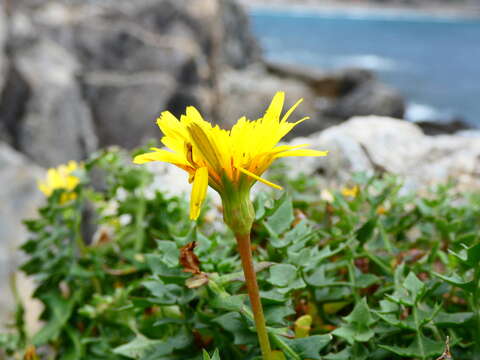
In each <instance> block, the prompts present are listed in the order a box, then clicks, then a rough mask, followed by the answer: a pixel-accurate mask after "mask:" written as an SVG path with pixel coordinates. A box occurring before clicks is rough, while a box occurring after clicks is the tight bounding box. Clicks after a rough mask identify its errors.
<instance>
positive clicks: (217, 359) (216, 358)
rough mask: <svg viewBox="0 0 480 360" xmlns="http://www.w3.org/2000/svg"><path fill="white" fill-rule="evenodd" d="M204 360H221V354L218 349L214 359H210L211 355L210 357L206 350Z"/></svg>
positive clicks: (213, 356)
mask: <svg viewBox="0 0 480 360" xmlns="http://www.w3.org/2000/svg"><path fill="white" fill-rule="evenodd" d="M203 360H221V359H220V353H219V352H218V349H216V350H215V352H214V353H213V355H212V357H210V355H208V353H207V352H206V351H205V349H204V350H203Z"/></svg>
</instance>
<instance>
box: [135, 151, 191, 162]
mask: <svg viewBox="0 0 480 360" xmlns="http://www.w3.org/2000/svg"><path fill="white" fill-rule="evenodd" d="M150 161H164V162H168V163H171V164H175V165H188V164H186V163H185V160H184V159H183V157H182V156H180V155H178V154H175V153H172V152H170V151H167V150H163V149H155V151H153V152H149V153H145V154H141V155H137V156H135V158H134V159H133V162H134V163H135V164H145V163H147V162H150Z"/></svg>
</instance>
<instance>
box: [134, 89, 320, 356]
mask: <svg viewBox="0 0 480 360" xmlns="http://www.w3.org/2000/svg"><path fill="white" fill-rule="evenodd" d="M284 100H285V94H284V93H283V92H278V93H276V94H275V96H274V98H273V100H272V102H271V104H270V106H269V107H268V109H267V111H266V112H265V115H264V116H263V117H262V118H260V119H258V120H255V121H250V120H247V119H246V118H245V117H243V118H241V119H240V120H238V122H237V123H236V124H235V125H234V126H233V127H232V129H231V130H224V129H221V128H220V127H219V126H212V125H211V124H210V123H209V122H207V121H205V120H203V118H202V116H201V115H200V113H199V112H198V111H197V110H196V109H195V108H194V107H191V106H190V107H188V108H187V111H186V114H185V115H182V116H181V117H180V120H178V119H177V118H176V117H175V116H173V115H172V114H171V113H170V112H168V111H166V112H163V113H162V115H161V116H160V118H159V119H158V121H157V124H158V126H159V127H160V130H162V132H163V133H164V137H163V138H162V143H163V144H164V145H165V146H166V147H167V148H169V149H170V150H171V151H168V150H164V149H157V148H153V149H152V150H153V152H149V153H146V154H142V155H138V156H136V157H135V159H134V162H135V163H137V164H143V163H146V162H149V161H165V162H169V163H171V164H174V165H176V166H178V167H179V168H181V169H183V170H185V171H186V172H188V174H189V182H190V183H193V187H192V195H191V199H190V218H191V219H196V218H198V216H199V214H200V208H201V206H202V203H203V201H204V200H205V196H206V193H207V188H208V186H209V185H210V186H211V187H212V188H213V189H215V190H216V191H217V192H218V193H219V194H220V197H221V198H222V204H223V218H224V220H225V223H226V224H227V225H228V226H229V227H230V229H232V231H233V232H234V233H235V237H236V239H237V244H238V252H239V253H240V258H241V260H242V267H243V272H244V274H245V282H246V285H247V291H248V294H249V297H250V303H251V306H252V311H253V315H254V319H255V326H256V329H257V334H258V340H259V343H260V348H261V351H262V354H263V359H264V360H272V359H273V357H272V356H273V355H272V354H273V353H272V351H271V349H270V342H269V338H268V330H267V327H266V324H265V317H264V315H263V309H262V304H261V301H260V293H259V288H258V284H257V280H256V274H255V268H254V266H253V259H252V249H251V243H250V231H251V228H252V224H253V220H254V218H255V213H254V209H253V205H252V202H251V200H250V189H251V187H252V185H253V184H254V183H255V182H256V181H260V182H263V183H264V184H267V185H269V186H271V187H273V188H276V189H281V187H280V186H278V185H276V184H274V183H272V182H270V181H268V180H265V179H263V178H262V177H261V176H262V174H263V173H264V172H265V170H267V169H268V167H269V166H270V165H271V164H272V163H273V162H274V161H275V160H276V159H279V158H282V157H290V156H325V155H327V152H326V151H317V150H310V149H303V148H304V147H305V146H307V145H298V146H291V145H278V143H279V141H280V140H281V139H282V138H283V137H284V136H285V135H286V134H288V133H289V132H290V131H291V130H292V129H293V128H294V127H295V126H296V125H298V124H300V123H301V122H303V121H304V120H306V119H307V118H303V119H300V120H298V121H296V122H288V121H287V120H288V118H289V117H290V115H291V114H292V113H293V111H294V110H295V109H296V107H297V106H298V105H299V104H300V103H301V102H302V100H299V101H297V102H296V103H295V105H293V106H292V107H291V108H290V109H289V110H288V111H287V112H286V113H285V114H284V115H282V110H283V103H284Z"/></svg>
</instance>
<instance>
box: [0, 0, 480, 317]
mask: <svg viewBox="0 0 480 360" xmlns="http://www.w3.org/2000/svg"><path fill="white" fill-rule="evenodd" d="M465 1H466V0H465ZM244 3H249V4H251V3H253V0H250V1H249V0H245V1H244ZM299 3H302V2H299ZM0 4H1V5H0V49H1V51H0V89H1V98H0V181H1V182H2V184H3V185H2V187H1V190H0V236H1V239H0V294H2V296H1V297H0V324H5V321H6V319H7V315H8V313H9V311H10V310H11V308H12V299H11V297H10V296H9V295H5V294H9V290H8V287H9V285H8V279H9V276H10V274H11V273H12V272H13V271H14V269H15V268H16V266H17V265H18V261H19V259H18V253H17V252H16V249H17V247H18V245H19V244H20V243H21V242H22V241H23V240H24V239H25V236H26V233H25V230H24V229H23V227H22V225H21V223H20V221H21V219H23V218H27V217H32V216H35V209H36V208H37V207H38V206H39V204H40V203H41V201H42V196H41V195H40V193H39V191H38V190H37V189H36V179H38V178H39V177H41V176H43V174H44V168H46V167H50V166H55V165H58V164H60V163H64V162H67V161H68V160H71V159H74V160H81V159H84V158H85V157H86V156H87V155H88V154H90V153H91V152H92V151H94V150H96V149H98V148H102V147H105V146H109V145H120V146H122V147H126V148H129V149H131V148H134V147H136V146H139V145H142V144H145V143H146V141H147V140H149V139H152V138H153V139H158V138H159V136H160V133H159V131H158V128H157V127H156V126H155V125H154V122H155V119H156V117H157V116H158V115H159V114H160V112H161V111H163V110H166V109H168V110H170V111H172V112H173V113H174V114H176V115H180V114H181V113H182V112H183V111H184V109H185V107H186V106H188V105H194V106H196V107H197V108H198V109H199V110H200V111H201V112H202V114H203V115H204V117H205V118H206V119H210V120H211V121H212V122H214V123H217V124H220V125H222V126H227V127H228V126H230V125H231V124H232V122H234V121H236V120H237V119H238V118H239V117H240V116H242V115H247V116H248V117H250V118H254V119H255V118H258V117H260V116H261V115H262V113H263V111H264V109H265V106H266V104H268V102H269V101H270V99H271V97H272V96H273V94H274V93H275V92H276V91H278V90H283V91H286V93H287V103H288V104H287V105H293V103H294V102H295V101H296V100H297V99H298V98H301V97H303V98H304V99H305V101H304V104H303V105H302V106H301V107H300V108H299V111H298V112H297V114H296V115H297V116H298V117H299V118H300V117H303V116H305V115H308V116H310V117H311V118H312V119H311V120H310V121H308V122H306V123H305V126H302V127H299V128H298V131H297V132H296V133H294V135H295V136H310V135H311V134H313V133H315V132H317V131H320V130H323V129H325V128H327V127H330V126H333V125H339V124H340V123H342V122H343V121H345V120H347V119H349V118H351V117H353V116H367V115H368V116H370V115H377V116H384V117H392V118H398V119H402V118H403V117H404V113H405V100H404V98H403V97H402V95H401V94H400V92H399V91H398V90H396V89H393V88H392V87H390V86H388V85H386V84H384V83H383V82H381V81H380V80H378V78H377V76H376V75H375V74H374V73H373V72H371V71H369V70H366V69H354V68H350V69H343V70H335V71H325V70H322V69H315V70H313V69H311V68H308V67H304V66H294V65H289V64H285V63H281V62H276V61H272V60H265V59H264V57H263V55H262V50H261V49H260V46H259V44H258V42H257V41H256V39H255V37H254V36H253V34H252V31H251V28H250V25H249V17H248V14H247V13H246V11H245V10H244V8H243V7H242V6H241V5H240V4H239V3H237V2H236V0H135V1H132V0H102V1H98V0H95V1H93V0H92V1H85V0H55V1H53V0H51V1H49V0H4V1H3V2H1V3H0ZM279 36H281V34H279ZM382 119H383V120H382ZM363 120H364V122H363V124H365V125H364V126H363V127H362V126H361V125H362V121H363ZM385 121H387V122H385ZM388 121H390V122H388ZM359 124H360V125H359ZM382 124H386V125H385V126H382ZM404 125H405V126H404ZM429 126H430V130H428V126H427V125H426V126H425V129H426V130H427V132H431V133H435V134H438V133H444V132H445V131H446V132H454V131H456V130H459V129H462V130H463V129H466V128H468V127H469V126H468V125H466V124H465V123H464V122H462V121H460V120H458V122H457V123H455V124H454V125H453V127H452V124H450V125H449V126H450V127H445V126H443V125H441V124H440V125H439V124H437V123H433V124H432V123H431V124H430V125H429ZM432 127H433V130H432ZM373 130H375V131H376V133H375V134H373V133H372V131H373ZM382 131H383V132H382ZM392 134H394V135H395V134H397V135H399V136H400V137H399V139H404V140H405V141H406V140H408V141H409V142H408V143H406V142H403V141H402V140H398V141H397V142H395V141H393V142H392V143H393V144H396V148H395V147H394V148H392V149H394V150H395V151H397V150H398V149H405V148H406V147H407V148H408V147H410V146H412V147H414V146H416V145H418V144H422V146H423V147H422V149H421V151H420V153H421V156H419V157H415V154H414V155H412V156H413V157H415V159H412V160H411V161H409V162H407V163H408V164H407V163H405V162H402V161H400V160H398V154H399V153H398V152H394V151H390V150H391V149H390V148H389V147H390V143H389V142H385V141H383V142H380V144H383V145H378V144H377V140H378V139H379V138H382V137H383V136H386V137H384V138H383V139H389V138H391V137H392V136H393V135H392ZM412 134H413V135H412ZM354 135H355V136H354ZM402 135H403V137H402ZM460 136H461V135H455V136H450V137H449V136H446V137H444V138H442V139H443V140H441V141H437V140H435V141H433V140H432V141H431V140H430V138H429V137H427V136H425V135H424V134H423V133H422V131H421V130H419V129H418V128H417V126H416V125H412V124H407V123H405V124H403V123H402V122H398V121H395V120H392V119H387V120H385V119H384V118H381V117H373V118H372V117H370V118H358V117H357V118H356V119H355V120H354V121H349V122H347V123H345V124H344V125H340V126H336V127H334V128H331V129H329V130H327V132H325V133H324V134H323V135H322V134H320V135H318V134H316V135H312V136H311V137H310V138H309V139H308V140H307V141H310V142H312V143H313V144H314V145H316V146H318V147H321V148H322V147H326V148H328V149H330V150H332V153H333V154H332V155H333V156H332V158H331V160H329V161H328V162H326V164H324V168H323V169H320V167H318V166H317V165H318V164H317V165H316V164H310V163H309V166H310V167H309V169H310V170H311V172H312V173H322V174H324V175H326V176H331V177H332V179H344V178H345V177H347V176H348V175H347V174H348V173H349V172H350V171H352V170H375V169H377V168H378V167H379V166H380V167H384V168H386V169H387V170H389V171H393V172H395V171H397V172H399V173H402V174H404V175H407V176H409V175H412V173H413V172H414V171H413V170H414V169H415V168H422V166H423V165H422V164H426V163H428V164H430V165H431V164H432V160H433V161H434V163H438V164H444V165H439V166H443V167H441V168H439V167H438V166H437V167H435V166H433V165H432V166H430V167H428V169H429V170H428V171H427V170H425V172H424V173H423V174H422V176H424V177H425V176H429V178H430V180H431V179H434V178H435V176H437V175H438V176H437V178H438V179H440V180H443V179H446V178H448V177H449V176H451V175H453V176H455V174H458V173H459V172H461V173H462V174H464V175H465V174H466V175H465V176H469V180H471V179H473V178H474V176H475V174H476V171H478V156H479V155H480V150H479V149H478V146H476V145H475V139H478V138H477V137H476V136H477V134H476V133H475V132H470V133H469V136H470V139H473V140H468V141H464V140H463V139H465V138H464V137H460ZM462 136H463V135H462ZM412 139H415V141H414V140H412ZM412 141H413V142H412ZM376 144H377V145H376ZM476 144H478V142H476ZM382 146H383V147H382ZM452 147H453V148H454V150H455V151H453V152H452V151H449V150H448V149H450V148H452ZM433 149H441V150H438V151H437V152H434V151H433ZM372 151H373V152H374V154H373V155H372ZM376 151H378V152H381V153H382V155H381V156H380V155H379V154H377V153H376ZM400 152H401V151H400ZM432 152H433V153H434V154H435V155H432ZM429 154H430V155H431V156H430V157H429V156H427V155H429ZM452 154H453V155H452ZM379 156H380V158H379ZM432 156H433V157H432ZM465 156H466V157H467V158H468V159H467V160H465V161H464V162H465V164H464V165H462V164H463V163H460V165H459V162H458V161H457V159H458V158H462V159H465ZM454 163H455V164H457V165H456V167H455V166H453V165H452V164H454ZM395 164H397V165H398V166H396V165H395ZM159 166H161V165H159ZM462 166H463V167H462ZM325 167H327V168H325ZM423 168H425V169H427V167H426V166H424V167H423ZM459 168H460V170H459ZM342 171H343V172H342ZM164 176H165V178H167V177H168V174H166V173H164ZM175 176H176V175H175ZM424 177H422V178H419V179H417V180H418V182H420V181H422V180H423V179H424ZM472 181H473V180H472ZM172 183H175V180H172ZM19 287H20V288H23V287H28V285H27V283H24V282H22V283H21V284H19Z"/></svg>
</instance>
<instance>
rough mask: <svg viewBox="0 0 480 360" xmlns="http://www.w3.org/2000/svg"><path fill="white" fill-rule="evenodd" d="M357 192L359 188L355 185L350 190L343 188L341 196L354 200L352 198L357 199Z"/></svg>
mask: <svg viewBox="0 0 480 360" xmlns="http://www.w3.org/2000/svg"><path fill="white" fill-rule="evenodd" d="M359 191H360V188H359V187H358V186H357V185H355V186H354V187H352V188H343V189H342V195H343V196H348V197H353V198H354V197H357V195H358V192H359Z"/></svg>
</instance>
